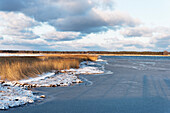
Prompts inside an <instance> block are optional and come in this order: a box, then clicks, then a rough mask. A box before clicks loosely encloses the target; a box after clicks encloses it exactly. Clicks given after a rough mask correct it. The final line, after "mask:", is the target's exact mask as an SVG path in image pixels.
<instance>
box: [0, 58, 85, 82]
mask: <svg viewBox="0 0 170 113" xmlns="http://www.w3.org/2000/svg"><path fill="white" fill-rule="evenodd" d="M82 60H84V59H83V58H77V59H73V58H69V59H68V58H57V57H48V58H45V59H41V58H38V57H1V58H0V77H1V79H2V80H11V81H13V80H20V79H27V78H29V77H36V76H37V75H39V74H42V73H44V72H49V71H51V70H61V69H69V68H78V67H79V64H80V62H81V61H82Z"/></svg>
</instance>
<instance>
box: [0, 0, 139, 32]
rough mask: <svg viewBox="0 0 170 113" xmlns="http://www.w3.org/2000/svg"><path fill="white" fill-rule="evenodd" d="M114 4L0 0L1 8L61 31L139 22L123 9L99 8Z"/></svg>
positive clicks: (78, 0) (109, 0)
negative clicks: (125, 13)
mask: <svg viewBox="0 0 170 113" xmlns="http://www.w3.org/2000/svg"><path fill="white" fill-rule="evenodd" d="M113 5H114V2H113V0H0V10H1V11H17V12H22V13H24V14H26V15H28V16H30V17H32V18H35V19H36V20H37V21H41V22H49V23H50V24H51V25H53V26H55V28H56V29H57V30H59V31H80V32H86V33H90V32H98V31H103V30H106V29H104V28H107V27H110V26H111V27H114V26H124V25H125V26H135V25H137V24H138V22H136V20H135V19H133V18H130V17H129V16H128V15H124V14H122V13H116V14H115V12H107V11H104V12H102V11H97V9H98V8H110V9H111V8H112V9H113ZM96 11H97V12H96ZM105 16H106V17H105Z"/></svg>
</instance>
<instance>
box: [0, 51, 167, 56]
mask: <svg viewBox="0 0 170 113" xmlns="http://www.w3.org/2000/svg"><path fill="white" fill-rule="evenodd" d="M0 53H47V54H139V55H167V54H170V52H167V51H163V52H152V51H143V52H138V51H115V52H113V51H19V50H0Z"/></svg>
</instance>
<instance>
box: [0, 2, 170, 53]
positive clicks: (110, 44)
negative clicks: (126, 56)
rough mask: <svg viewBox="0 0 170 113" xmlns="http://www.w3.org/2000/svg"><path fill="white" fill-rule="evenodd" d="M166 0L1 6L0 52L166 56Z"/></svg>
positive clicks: (169, 20)
mask: <svg viewBox="0 0 170 113" xmlns="http://www.w3.org/2000/svg"><path fill="white" fill-rule="evenodd" d="M169 12H170V1H169V0H0V49H1V50H2V49H3V50H4V49H12V50H52V51H62V50H71V51H72V50H83V51H87V50H90V51H94V50H95V51H96V50H99V51H102V50H105V51H106V50H108V51H122V50H126V51H164V50H168V51H170V13H169Z"/></svg>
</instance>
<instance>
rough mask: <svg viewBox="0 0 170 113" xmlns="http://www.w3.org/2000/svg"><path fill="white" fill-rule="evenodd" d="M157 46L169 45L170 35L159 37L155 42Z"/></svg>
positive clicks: (164, 46)
mask: <svg viewBox="0 0 170 113" xmlns="http://www.w3.org/2000/svg"><path fill="white" fill-rule="evenodd" d="M155 45H156V47H157V48H162V49H166V48H168V46H169V45H170V36H166V37H163V38H161V39H158V40H157V42H156V43H155Z"/></svg>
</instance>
